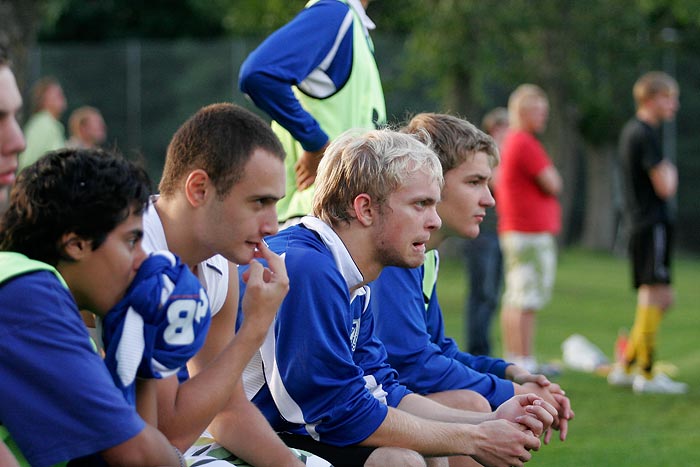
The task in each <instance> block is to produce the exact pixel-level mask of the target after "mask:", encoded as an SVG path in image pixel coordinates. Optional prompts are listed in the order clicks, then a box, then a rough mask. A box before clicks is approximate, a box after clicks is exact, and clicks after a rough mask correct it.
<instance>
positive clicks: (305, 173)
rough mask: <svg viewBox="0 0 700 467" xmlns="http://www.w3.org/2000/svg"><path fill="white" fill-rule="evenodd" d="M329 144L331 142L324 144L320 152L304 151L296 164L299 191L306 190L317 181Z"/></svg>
mask: <svg viewBox="0 0 700 467" xmlns="http://www.w3.org/2000/svg"><path fill="white" fill-rule="evenodd" d="M329 144H330V142H328V143H326V144H324V145H323V147H322V148H321V149H319V150H318V151H313V152H312V151H304V152H303V153H301V156H299V160H297V162H296V164H294V171H295V173H296V176H297V190H299V191H301V190H305V189H307V188H308V187H309V186H311V185H312V184H313V183H314V182H315V181H316V172H317V171H318V164H320V163H321V158H322V157H323V153H324V152H325V150H326V148H327V147H328V145H329Z"/></svg>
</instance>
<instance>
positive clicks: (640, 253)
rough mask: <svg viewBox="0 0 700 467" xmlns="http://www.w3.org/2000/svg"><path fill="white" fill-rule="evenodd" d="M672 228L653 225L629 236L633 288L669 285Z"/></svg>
mask: <svg viewBox="0 0 700 467" xmlns="http://www.w3.org/2000/svg"><path fill="white" fill-rule="evenodd" d="M672 242H673V228H672V227H671V226H670V225H668V224H663V223H659V224H654V225H651V226H649V227H647V228H645V229H643V230H639V231H636V232H632V234H631V236H630V249H629V253H630V257H631V259H632V274H633V284H634V288H639V286H640V285H653V284H670V283H671V245H672Z"/></svg>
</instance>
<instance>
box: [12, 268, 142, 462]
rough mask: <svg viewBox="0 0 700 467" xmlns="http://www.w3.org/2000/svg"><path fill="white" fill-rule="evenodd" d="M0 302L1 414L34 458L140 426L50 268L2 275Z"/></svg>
mask: <svg viewBox="0 0 700 467" xmlns="http://www.w3.org/2000/svg"><path fill="white" fill-rule="evenodd" d="M0 264H2V261H0ZM0 309H2V313H0V356H1V358H0V421H1V422H2V425H4V426H5V428H6V429H7V430H8V431H9V432H10V434H11V435H12V437H13V438H14V441H15V442H16V443H17V445H18V446H19V448H20V450H21V451H22V453H23V454H24V456H25V457H26V458H27V460H28V461H29V463H30V464H31V465H33V466H38V467H42V466H50V465H54V464H56V463H59V462H63V461H67V460H70V459H74V458H78V457H83V456H87V455H90V454H93V453H97V452H99V451H102V450H104V449H107V448H110V447H113V446H116V445H118V444H121V443H123V442H125V441H127V440H128V439H130V438H132V437H134V436H136V435H138V434H139V433H140V432H141V430H143V428H144V427H145V424H144V422H143V421H142V420H141V419H140V418H139V416H138V415H137V413H136V411H135V410H134V408H133V407H131V406H129V405H128V404H127V402H126V401H125V400H124V397H123V396H122V394H121V392H120V391H119V390H118V389H117V388H116V387H115V386H114V383H113V382H112V378H111V377H110V374H109V372H108V371H107V368H106V367H105V365H104V363H103V362H102V359H101V358H100V357H99V356H98V355H97V354H96V353H95V351H94V350H93V348H92V346H91V343H90V337H89V335H88V332H87V329H86V328H85V325H84V324H83V321H82V319H81V317H80V313H79V312H78V308H77V306H76V304H75V301H74V300H73V297H72V296H71V294H70V292H69V291H68V290H67V289H66V288H65V287H64V286H63V285H62V284H61V282H59V279H58V278H57V277H56V276H55V275H54V274H53V273H51V272H49V271H37V272H30V273H27V274H24V275H20V276H17V277H14V278H12V279H9V280H7V281H5V282H3V283H1V284H0Z"/></svg>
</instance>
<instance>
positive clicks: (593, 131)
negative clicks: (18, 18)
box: [0, 0, 700, 249]
mask: <svg viewBox="0 0 700 467" xmlns="http://www.w3.org/2000/svg"><path fill="white" fill-rule="evenodd" d="M8 3H9V4H14V5H19V4H20V3H21V5H22V8H23V9H25V6H26V8H27V9H25V10H23V11H31V10H32V8H34V10H36V11H38V12H40V13H42V14H43V17H42V22H41V24H42V27H41V36H40V37H41V38H42V40H43V41H56V40H61V41H64V40H87V39H91V40H92V39H94V40H105V39H115V38H121V39H123V38H130V37H139V38H175V37H178V38H181V37H190V38H212V37H222V36H227V35H228V36H234V35H235V36H237V37H238V36H241V35H244V36H250V37H252V38H253V39H255V40H261V39H262V38H263V37H264V36H265V35H266V34H268V33H269V32H271V31H273V30H274V29H276V28H277V27H279V26H280V25H282V24H284V23H286V22H287V21H288V20H289V19H290V18H291V17H292V16H293V15H295V14H296V13H297V12H298V11H299V10H300V9H301V8H302V7H303V4H304V1H302V0H300V1H292V2H290V1H285V0H172V1H167V0H156V1H153V2H146V3H145V4H143V5H141V4H139V5H138V6H136V4H135V3H134V2H130V1H127V0H110V1H97V0H88V1H85V0H13V1H6V0H0V5H2V6H4V5H5V4H8ZM36 5H39V6H41V8H40V9H38V10H37V8H36ZM696 5H697V0H614V1H613V0H590V1H586V2H572V1H566V0H539V1H538V2H530V1H527V0H501V1H499V2H492V1H480V0H376V1H373V2H371V3H370V5H369V8H368V13H369V14H370V16H371V17H372V18H373V19H374V20H375V22H376V23H377V24H378V30H377V34H375V43H377V44H378V45H377V47H376V50H377V54H378V55H381V54H390V55H392V57H391V58H392V59H391V60H384V59H383V57H380V60H379V62H380V72H381V73H382V75H383V82H384V85H385V93H386V95H387V107H388V111H389V113H390V115H391V114H392V111H393V112H394V115H395V118H394V120H402V119H404V118H405V117H406V115H405V112H406V110H405V109H408V110H409V111H416V112H417V111H424V110H435V111H443V112H444V111H446V112H453V113H457V114H460V115H462V116H465V117H467V118H468V119H470V120H472V121H479V119H480V118H481V115H482V113H483V112H484V110H485V109H487V108H491V107H493V106H496V105H503V104H504V103H505V101H506V99H507V96H508V94H509V93H510V92H511V91H512V90H513V89H514V88H515V87H516V86H517V85H518V84H520V83H522V82H534V83H537V84H539V85H541V86H542V87H543V88H545V89H546V91H547V93H548V95H549V96H550V104H551V119H550V125H549V130H548V131H547V133H546V134H545V144H546V145H547V147H548V149H549V152H550V153H551V154H552V156H553V158H554V159H555V163H556V164H557V166H558V167H559V169H560V171H561V173H562V175H563V176H564V178H565V182H566V183H565V186H566V187H567V190H566V193H565V196H564V197H563V199H562V205H563V207H564V215H565V224H566V227H565V231H564V232H563V235H562V238H563V239H564V241H566V242H567V243H570V242H572V241H576V240H579V239H580V240H581V241H582V243H584V245H586V246H589V247H594V248H603V249H610V248H611V247H612V245H613V242H614V236H615V231H616V229H615V227H616V225H617V213H616V209H619V207H618V205H619V203H618V196H617V194H616V188H615V186H616V185H615V180H614V176H613V174H614V171H615V167H616V162H615V161H616V139H617V134H618V132H619V129H620V128H621V126H622V124H623V122H624V120H625V118H626V116H627V115H629V114H630V113H631V112H632V111H633V103H632V98H631V96H629V95H628V94H629V92H628V90H629V89H630V87H631V85H632V83H633V82H634V80H635V79H636V77H637V76H638V75H639V74H640V72H642V71H645V70H649V69H652V68H662V67H664V66H671V65H669V61H668V60H666V61H664V58H668V57H669V56H672V57H676V58H677V61H678V64H679V66H678V69H679V70H683V71H682V72H681V73H678V75H679V76H677V78H678V79H679V81H680V82H681V88H682V89H697V88H698V83H697V82H696V81H698V79H700V78H698V77H699V76H700V71H698V70H697V68H698V66H699V65H698V63H700V57H699V55H700V53H699V51H698V50H697V48H696V47H694V45H695V44H697V42H698V39H699V38H700V37H699V36H700V32H699V31H700V16H698V14H697V8H696ZM29 16H30V17H31V15H29ZM0 18H3V20H6V17H5V15H0ZM3 20H0V21H3ZM10 22H11V21H10ZM0 24H1V23H0ZM668 28H671V29H670V30H673V31H676V32H677V34H676V37H677V40H675V41H669V40H668V35H664V34H662V31H664V30H666V31H669V29H668ZM387 36H389V37H391V38H392V39H396V38H398V40H396V41H395V42H394V43H392V44H391V45H390V46H386V47H385V46H384V44H383V43H382V40H383V37H387ZM251 40H252V39H251ZM404 42H405V43H404ZM397 57H398V58H397ZM681 67H683V68H681ZM685 70H688V71H685ZM672 74H676V73H673V72H672ZM184 81H186V82H187V83H186V84H183V85H187V86H190V84H189V83H191V82H195V81H194V80H193V79H186V80H184ZM392 96H393V97H392ZM698 101H700V97H695V96H694V95H692V94H691V93H685V94H684V95H682V96H681V102H682V105H683V107H684V108H686V109H690V108H691V107H690V106H691V105H692V104H695V105H696V106H697V107H698V108H700V102H698ZM429 106H433V108H429ZM684 118H685V117H684V112H683V110H681V113H680V114H679V120H678V127H679V136H680V138H679V152H680V153H681V154H683V153H694V152H696V149H695V146H697V145H698V144H697V140H695V142H693V140H692V139H691V136H690V135H689V136H688V137H687V140H686V139H683V123H684ZM690 118H692V117H690ZM688 133H690V131H689V130H688ZM692 136H693V137H695V136H694V135H692ZM686 141H690V142H686ZM690 146H693V147H690ZM687 159H691V158H687ZM692 159H693V160H680V161H679V165H680V167H681V178H683V177H684V176H687V177H688V178H689V179H694V178H697V177H698V176H700V162H698V161H697V159H698V158H692ZM690 188H692V184H685V183H683V180H682V181H681V186H680V193H679V197H683V196H687V199H692V198H694V197H695V196H690V195H689V193H691V192H690V191H686V190H689V189H690ZM693 193H694V192H693ZM679 208H680V209H681V212H682V213H683V216H684V218H690V219H692V221H693V222H695V223H696V225H700V213H697V212H695V211H696V210H691V209H690V207H689V206H688V203H680V206H679ZM683 210H685V211H683Z"/></svg>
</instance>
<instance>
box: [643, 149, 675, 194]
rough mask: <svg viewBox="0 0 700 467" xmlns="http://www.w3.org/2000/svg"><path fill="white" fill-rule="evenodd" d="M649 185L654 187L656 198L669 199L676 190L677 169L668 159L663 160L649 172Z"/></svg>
mask: <svg viewBox="0 0 700 467" xmlns="http://www.w3.org/2000/svg"><path fill="white" fill-rule="evenodd" d="M649 178H650V179H651V185H652V186H653V187H654V192H655V193H656V196H658V197H659V198H661V199H668V198H671V197H672V196H673V195H675V194H676V190H677V189H678V169H676V166H675V165H673V163H672V162H671V161H669V160H668V159H664V160H662V161H661V162H659V163H658V164H656V165H655V166H654V167H653V168H652V169H651V170H650V171H649Z"/></svg>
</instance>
